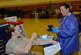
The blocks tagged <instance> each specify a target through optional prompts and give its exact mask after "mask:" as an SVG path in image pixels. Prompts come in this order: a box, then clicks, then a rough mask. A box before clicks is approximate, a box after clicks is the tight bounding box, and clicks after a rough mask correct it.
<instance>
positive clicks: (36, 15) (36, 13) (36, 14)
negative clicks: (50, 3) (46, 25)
mask: <svg viewBox="0 0 81 55" xmlns="http://www.w3.org/2000/svg"><path fill="white" fill-rule="evenodd" d="M32 14H34V15H35V17H34V18H35V19H37V18H39V15H40V14H44V12H42V13H39V12H33V13H32Z"/></svg>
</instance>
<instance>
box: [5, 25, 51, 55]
mask: <svg viewBox="0 0 81 55" xmlns="http://www.w3.org/2000/svg"><path fill="white" fill-rule="evenodd" d="M12 31H13V32H12V33H11V34H12V37H11V39H10V40H9V41H8V43H7V45H6V53H7V54H8V55H26V54H28V53H29V52H30V49H31V47H32V46H33V45H43V44H49V43H52V41H40V40H38V41H34V39H35V38H36V37H37V34H36V33H33V34H32V37H31V39H30V40H28V39H26V37H23V36H22V35H21V29H20V27H19V26H18V25H16V26H15V27H14V29H13V30H12Z"/></svg>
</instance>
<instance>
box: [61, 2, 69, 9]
mask: <svg viewBox="0 0 81 55" xmlns="http://www.w3.org/2000/svg"><path fill="white" fill-rule="evenodd" d="M61 6H64V7H65V8H66V9H68V8H69V10H70V5H69V4H67V3H64V4H62V5H61Z"/></svg>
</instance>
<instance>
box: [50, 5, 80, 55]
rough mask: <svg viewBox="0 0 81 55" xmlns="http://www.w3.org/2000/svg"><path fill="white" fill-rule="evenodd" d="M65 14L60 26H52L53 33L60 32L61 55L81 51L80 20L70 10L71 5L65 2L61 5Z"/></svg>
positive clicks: (69, 54) (58, 39)
mask: <svg viewBox="0 0 81 55" xmlns="http://www.w3.org/2000/svg"><path fill="white" fill-rule="evenodd" d="M60 10H61V13H62V15H63V16H64V17H63V19H62V20H61V22H60V25H59V28H58V29H57V28H52V32H53V33H57V34H58V38H57V41H54V43H56V42H59V43H60V45H61V55H73V53H74V52H78V51H79V28H78V21H77V19H76V17H75V16H74V14H73V13H71V12H70V6H69V5H68V4H63V5H62V6H61V7H60Z"/></svg>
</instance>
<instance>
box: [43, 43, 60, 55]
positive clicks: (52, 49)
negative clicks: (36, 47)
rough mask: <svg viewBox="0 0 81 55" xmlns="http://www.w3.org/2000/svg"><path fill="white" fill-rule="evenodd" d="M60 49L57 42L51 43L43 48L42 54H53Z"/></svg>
mask: <svg viewBox="0 0 81 55" xmlns="http://www.w3.org/2000/svg"><path fill="white" fill-rule="evenodd" d="M60 50H61V47H60V44H59V42H58V43H57V44H56V45H51V46H48V47H45V48H44V55H55V54H56V53H57V52H58V51H60Z"/></svg>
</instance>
